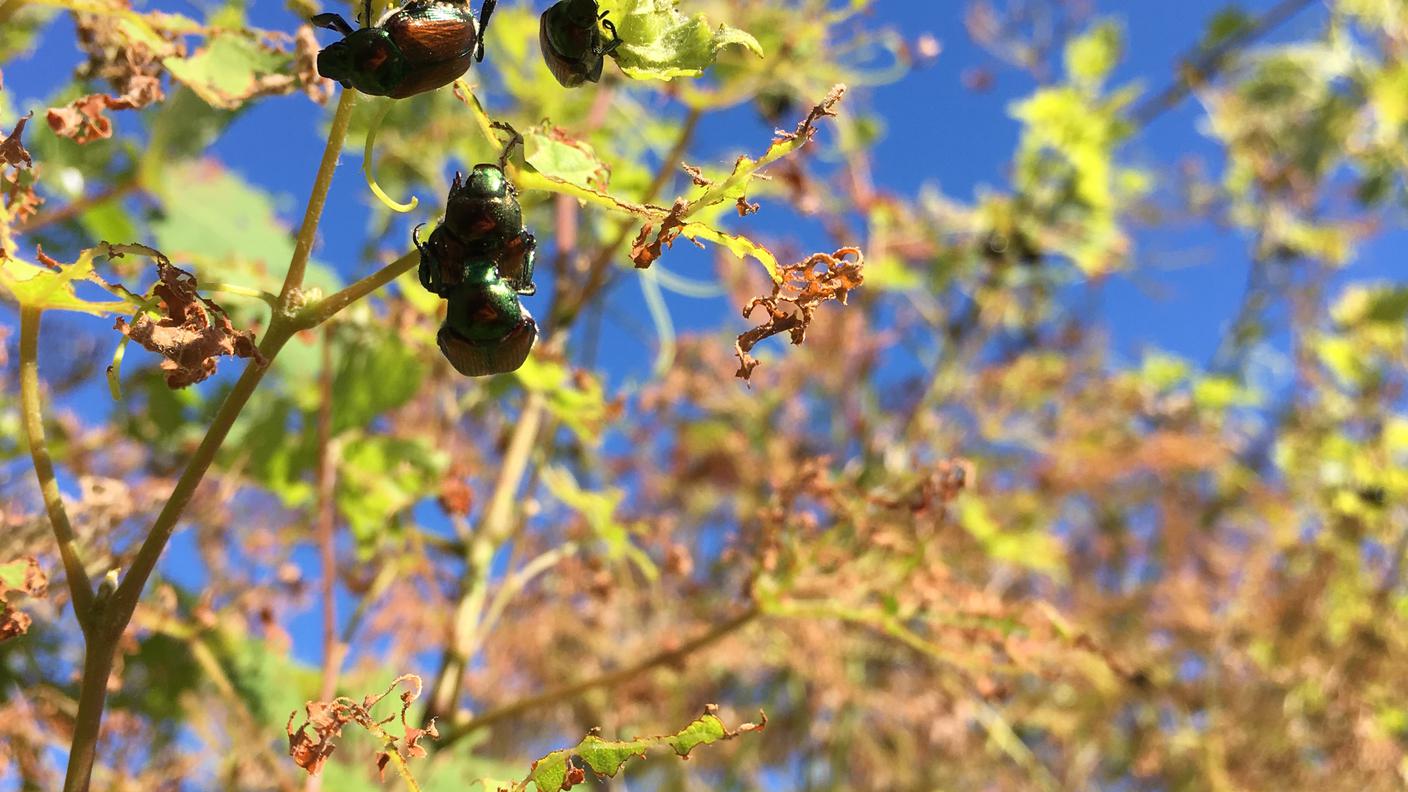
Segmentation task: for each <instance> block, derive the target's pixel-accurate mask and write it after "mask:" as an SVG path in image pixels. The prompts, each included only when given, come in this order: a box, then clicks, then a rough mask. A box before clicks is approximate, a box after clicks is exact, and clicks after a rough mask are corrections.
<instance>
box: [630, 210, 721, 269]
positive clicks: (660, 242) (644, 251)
mask: <svg viewBox="0 0 1408 792" xmlns="http://www.w3.org/2000/svg"><path fill="white" fill-rule="evenodd" d="M689 208H690V207H689V201H686V200H685V199H683V198H680V199H679V200H677V201H675V205H674V206H672V207H670V212H669V214H667V215H665V217H664V218H662V219H661V220H660V230H659V232H655V224H654V223H646V224H645V225H644V226H642V227H641V229H640V233H639V234H637V235H636V238H635V240H634V241H633V242H631V261H633V262H634V263H635V265H636V269H646V268H647V267H649V266H650V265H651V264H654V263H655V261H656V259H658V258H660V256H662V255H664V252H665V251H664V249H665V248H667V247H673V246H674V244H675V240H676V239H679V236H680V233H681V232H682V231H683V230H684V227H685V226H686V225H688V223H687V221H686V218H687V217H688V216H689ZM652 232H655V238H654V239H653V240H652V239H650V235H651V233H652ZM690 241H691V242H694V244H696V245H698V246H699V247H700V248H703V247H704V245H703V243H701V242H699V241H698V240H690Z"/></svg>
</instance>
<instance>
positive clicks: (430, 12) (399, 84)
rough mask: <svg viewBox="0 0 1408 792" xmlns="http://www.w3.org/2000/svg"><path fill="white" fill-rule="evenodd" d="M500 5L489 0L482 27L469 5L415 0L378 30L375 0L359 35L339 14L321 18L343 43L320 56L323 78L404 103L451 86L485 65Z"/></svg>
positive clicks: (318, 23) (459, 1) (459, 0)
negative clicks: (474, 64)
mask: <svg viewBox="0 0 1408 792" xmlns="http://www.w3.org/2000/svg"><path fill="white" fill-rule="evenodd" d="M497 2H498V0H484V4H483V6H481V7H480V9H479V22H478V23H477V24H476V23H475V21H474V14H473V13H472V11H471V10H470V7H469V0H411V2H409V3H407V4H406V5H404V6H402V7H400V8H398V9H395V10H393V11H391V12H390V13H388V14H387V15H386V16H385V17H383V18H382V20H381V21H380V22H378V23H377V24H375V25H372V24H370V19H371V0H367V3H366V8H365V11H364V12H363V13H364V19H363V21H364V22H366V23H367V27H364V28H361V29H360V30H353V29H352V26H351V25H349V24H347V20H345V19H343V18H342V17H340V16H338V15H337V14H318V15H317V16H315V17H313V18H312V20H310V21H311V22H312V23H313V24H314V25H316V26H317V27H322V28H328V29H329V30H336V31H337V32H339V33H341V34H342V35H343V38H342V40H341V41H335V42H333V43H332V44H329V45H328V46H327V47H326V48H324V49H323V51H322V52H319V53H318V74H320V75H322V76H324V77H327V78H328V79H330V80H337V81H338V82H340V83H342V86H343V87H344V88H355V89H357V90H358V91H361V92H362V93H364V94H369V95H372V96H390V97H392V98H395V99H401V98H404V97H407V96H412V95H415V94H418V93H423V92H425V91H432V90H434V89H436V88H439V87H441V86H444V85H449V84H450V83H452V82H454V81H455V80H456V79H458V78H459V76H460V75H462V74H464V73H465V71H467V70H468V69H469V66H470V61H471V60H472V59H473V60H481V61H482V60H484V29H485V28H486V27H487V26H488V24H489V16H490V15H491V14H493V13H494V5H495V4H496V3H497Z"/></svg>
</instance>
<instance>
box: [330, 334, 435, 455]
mask: <svg viewBox="0 0 1408 792" xmlns="http://www.w3.org/2000/svg"><path fill="white" fill-rule="evenodd" d="M340 329H341V328H340ZM339 335H340V336H342V335H347V336H350V337H349V338H346V339H344V338H339V339H338V340H339V342H341V343H338V344H337V347H336V352H335V353H334V354H335V355H336V358H337V361H338V366H337V372H336V374H334V375H333V386H332V391H333V410H332V418H333V434H334V435H336V434H340V433H342V432H344V431H346V430H348V429H354V428H357V427H362V426H366V425H368V424H369V423H371V422H372V420H373V419H375V418H376V417H377V416H379V415H381V414H382V413H384V412H386V411H388V410H393V409H395V408H397V407H400V406H401V405H403V404H405V403H406V402H408V401H410V400H411V398H412V397H414V396H415V395H416V393H418V392H419V391H420V386H421V382H422V381H423V380H424V379H425V372H426V365H425V363H424V361H422V360H421V359H420V358H419V357H418V356H417V355H416V354H415V352H414V351H413V350H411V349H410V348H409V347H408V346H406V344H405V343H404V342H403V341H401V339H399V338H397V337H396V336H394V335H386V334H385V333H384V332H377V331H376V330H374V329H372V328H354V329H353V332H351V333H347V332H346V331H345V330H344V331H343V333H339Z"/></svg>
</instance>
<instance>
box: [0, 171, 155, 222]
mask: <svg viewBox="0 0 1408 792" xmlns="http://www.w3.org/2000/svg"><path fill="white" fill-rule="evenodd" d="M140 186H141V185H140V183H139V182H138V181H137V180H136V179H128V180H127V181H122V182H118V183H117V184H114V185H111V186H109V187H108V188H107V189H106V190H100V191H98V192H96V193H94V194H92V195H85V196H83V197H81V198H75V199H74V200H72V201H70V202H69V203H68V204H66V205H64V206H61V207H59V208H58V209H55V210H53V211H52V212H40V213H39V214H37V215H35V216H34V217H31V218H29V221H28V222H25V223H21V224H20V225H19V226H17V227H16V228H15V231H16V232H17V233H20V234H30V233H33V232H35V231H38V230H39V229H41V228H44V227H46V226H51V225H53V224H55V223H62V222H64V221H65V220H70V219H72V218H74V217H77V216H78V215H81V214H83V213H84V212H86V211H88V210H89V209H92V208H93V207H95V206H99V205H101V204H105V203H107V202H108V201H111V200H113V199H115V198H121V197H122V196H124V195H127V194H128V193H131V192H136V191H137V189H138V188H139V187H140Z"/></svg>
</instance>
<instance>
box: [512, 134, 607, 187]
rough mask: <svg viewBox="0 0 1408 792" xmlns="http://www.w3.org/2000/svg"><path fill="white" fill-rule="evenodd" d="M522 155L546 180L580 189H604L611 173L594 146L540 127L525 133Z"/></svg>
mask: <svg viewBox="0 0 1408 792" xmlns="http://www.w3.org/2000/svg"><path fill="white" fill-rule="evenodd" d="M523 155H524V159H526V160H527V161H528V164H529V165H532V166H533V167H534V168H536V169H537V170H538V172H539V173H541V174H543V175H545V176H551V177H552V178H555V179H561V180H562V181H565V182H567V183H568V184H575V185H577V186H579V187H592V188H596V189H605V187H606V181H607V178H608V175H609V171H608V170H607V167H606V165H605V163H603V162H602V161H601V159H600V158H598V157H597V155H596V151H595V150H593V149H592V147H591V145H590V144H588V143H585V142H583V141H581V140H577V139H576V138H573V137H571V136H570V135H568V134H567V133H566V132H564V131H563V130H561V129H558V128H557V127H554V126H551V125H547V124H540V125H538V126H535V127H533V128H532V129H530V130H528V131H527V132H525V133H523Z"/></svg>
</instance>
